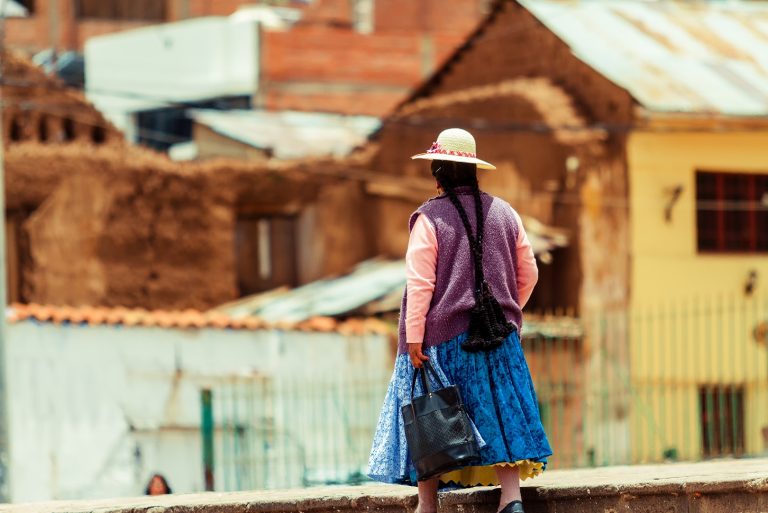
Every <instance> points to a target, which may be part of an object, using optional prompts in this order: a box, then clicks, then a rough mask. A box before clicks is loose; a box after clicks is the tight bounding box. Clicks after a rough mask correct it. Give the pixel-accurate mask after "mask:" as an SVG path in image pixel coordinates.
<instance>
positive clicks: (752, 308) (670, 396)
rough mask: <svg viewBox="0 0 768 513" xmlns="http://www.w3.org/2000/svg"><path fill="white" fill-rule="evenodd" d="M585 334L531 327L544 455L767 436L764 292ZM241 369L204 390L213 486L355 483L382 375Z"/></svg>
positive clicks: (585, 455)
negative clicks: (288, 374) (535, 331)
mask: <svg viewBox="0 0 768 513" xmlns="http://www.w3.org/2000/svg"><path fill="white" fill-rule="evenodd" d="M581 325H582V328H583V329H582V332H583V336H573V335H571V336H543V335H537V336H527V337H525V338H524V339H523V346H524V349H525V352H526V358H527V360H528V365H529V367H530V370H531V374H532V376H533V378H534V382H535V385H536V392H537V395H538V401H539V407H540V411H541V416H542V421H543V423H544V426H545V429H546V431H547V434H548V436H549V438H550V442H551V444H552V446H553V449H554V452H555V454H554V455H553V457H552V458H551V460H550V462H549V466H548V468H573V467H585V466H601V465H615V464H639V463H656V462H664V461H675V460H685V461H695V460H701V459H706V458H712V457H723V456H732V457H746V456H756V455H761V454H766V451H767V450H768V349H767V346H768V298H755V297H752V298H730V299H726V298H715V299H708V300H696V299H694V300H690V301H686V302H678V303H672V302H670V303H668V304H662V305H654V306H653V307H650V308H635V309H632V310H631V311H629V310H620V311H615V312H606V313H603V314H600V315H597V316H594V317H593V318H589V319H582V320H581ZM372 369H377V370H372V371H370V372H369V373H368V374H361V375H360V376H358V377H356V378H355V379H352V380H347V381H344V382H342V381H339V380H334V379H332V378H323V379H314V380H306V381H296V380H294V381H287V380H280V379H277V378H268V377H264V376H260V377H254V378H247V379H246V378H242V379H239V380H236V381H233V382H231V383H227V384H224V385H222V386H221V387H219V388H218V389H216V390H215V391H214V392H213V397H214V413H215V419H216V426H217V433H218V434H217V446H216V451H217V460H216V464H217V466H218V468H217V476H220V479H221V480H222V482H220V483H219V482H217V486H216V488H217V489H227V490H235V489H258V488H283V487H288V486H311V485H315V484H331V483H358V482H361V481H363V480H365V476H364V474H365V467H366V463H367V459H368V454H369V451H370V443H371V439H372V436H373V431H374V429H375V424H376V421H377V419H378V414H379V408H380V406H381V404H382V400H383V397H384V393H385V391H386V387H387V384H388V381H389V378H390V375H391V374H390V372H383V371H382V370H381V369H382V365H380V364H379V365H376V366H375V367H374V366H372Z"/></svg>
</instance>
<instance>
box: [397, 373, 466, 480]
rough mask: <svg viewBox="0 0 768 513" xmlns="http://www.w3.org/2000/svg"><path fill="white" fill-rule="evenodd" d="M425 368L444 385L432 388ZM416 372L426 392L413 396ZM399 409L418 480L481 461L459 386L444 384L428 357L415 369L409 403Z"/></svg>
mask: <svg viewBox="0 0 768 513" xmlns="http://www.w3.org/2000/svg"><path fill="white" fill-rule="evenodd" d="M427 372H430V373H431V374H432V376H434V377H435V380H436V381H437V382H438V383H440V385H441V386H443V387H444V388H441V389H439V390H432V387H431V386H430V384H429V380H428V379H427ZM419 376H420V377H421V383H422V385H423V387H424V391H425V395H422V396H419V397H413V392H414V389H415V388H416V379H417V377H419ZM400 411H401V413H402V415H403V423H404V424H405V438H406V440H407V441H408V450H409V451H410V453H411V460H413V465H414V467H416V476H417V479H418V480H419V481H424V480H426V479H429V478H431V477H435V476H438V475H440V474H444V473H446V472H450V471H451V470H456V469H459V468H462V467H466V466H470V465H474V464H477V463H479V462H480V448H479V444H478V443H477V439H476V438H475V433H474V431H473V430H472V424H471V421H470V420H469V416H468V415H467V412H466V411H465V410H464V404H463V403H462V401H461V394H459V389H458V387H456V386H455V385H451V386H444V385H443V383H442V382H441V380H440V377H439V376H438V375H437V373H436V372H435V370H434V369H433V368H432V366H431V365H430V364H429V362H428V361H425V362H424V365H423V367H422V368H421V369H414V373H413V383H412V384H411V404H408V405H405V406H403V407H402V408H401V410H400Z"/></svg>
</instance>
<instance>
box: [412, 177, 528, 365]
mask: <svg viewBox="0 0 768 513" xmlns="http://www.w3.org/2000/svg"><path fill="white" fill-rule="evenodd" d="M456 194H457V196H458V198H459V201H461V204H462V205H463V206H464V209H465V210H466V211H467V216H468V217H469V220H470V223H471V225H472V234H473V235H474V234H475V233H476V232H475V230H476V229H477V226H476V219H475V199H474V196H473V195H472V190H471V189H470V188H469V187H459V188H457V189H456ZM481 198H482V202H483V219H485V238H484V240H483V250H484V256H483V270H484V271H485V278H486V281H487V282H488V283H489V284H490V286H491V290H492V291H493V294H494V296H495V297H496V299H497V300H498V301H499V303H500V304H501V306H502V308H503V309H504V313H505V314H506V317H507V320H508V321H510V322H511V323H513V324H514V325H515V327H516V328H517V329H518V330H519V328H520V326H522V317H523V314H522V311H521V309H520V306H519V305H518V291H517V276H516V269H517V234H518V231H519V227H518V226H517V221H516V219H515V216H514V214H513V210H512V207H511V206H510V205H509V203H507V202H505V201H504V200H502V199H499V198H496V197H494V196H491V195H489V194H486V193H484V192H483V193H481ZM419 214H424V215H426V216H427V218H428V219H429V220H430V221H431V222H432V224H433V225H434V227H435V232H436V234H437V280H436V283H435V291H434V293H433V295H432V303H431V304H430V307H429V313H427V322H426V329H425V331H424V347H425V348H427V347H431V346H436V345H438V344H440V343H442V342H447V341H449V340H451V339H452V338H454V337H456V336H457V335H460V334H462V333H464V332H466V331H467V330H468V329H469V318H470V311H471V310H472V307H474V306H475V296H474V287H475V271H474V267H473V264H472V254H471V251H470V249H469V241H468V240H467V233H466V230H465V229H464V225H463V224H462V222H461V217H459V213H458V212H457V211H456V207H454V206H453V204H452V203H451V201H450V199H448V197H447V196H445V195H441V196H437V197H436V198H432V199H430V200H428V201H427V202H426V203H424V204H423V205H422V206H420V207H419V208H418V209H417V210H416V212H414V213H413V214H412V215H411V219H410V229H413V225H414V223H415V222H416V219H417V218H418V216H419ZM406 299H407V293H406V294H404V295H403V303H402V307H401V309H400V337H399V343H398V352H399V353H401V354H402V353H407V352H408V348H407V341H406V339H405V338H406V337H405V318H406V312H407V311H408V310H407V308H408V305H407V300H406Z"/></svg>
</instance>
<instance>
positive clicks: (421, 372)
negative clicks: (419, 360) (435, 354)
mask: <svg viewBox="0 0 768 513" xmlns="http://www.w3.org/2000/svg"><path fill="white" fill-rule="evenodd" d="M427 372H430V373H432V376H433V377H434V378H435V381H437V382H438V383H439V384H440V386H442V387H444V386H445V385H444V384H443V380H442V379H440V376H439V375H438V374H437V372H435V369H434V368H432V365H431V364H430V363H429V360H427V361H425V362H424V363H423V364H422V366H421V369H413V381H412V382H411V402H413V393H414V391H415V390H416V379H417V378H418V377H419V376H420V377H421V386H422V387H424V390H425V391H426V392H427V394H432V386H431V385H430V384H429V380H428V379H427Z"/></svg>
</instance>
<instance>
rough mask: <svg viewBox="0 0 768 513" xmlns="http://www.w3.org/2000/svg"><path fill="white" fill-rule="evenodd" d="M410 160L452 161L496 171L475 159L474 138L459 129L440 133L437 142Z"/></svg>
mask: <svg viewBox="0 0 768 513" xmlns="http://www.w3.org/2000/svg"><path fill="white" fill-rule="evenodd" d="M411 158H412V159H425V160H452V161H454V162H467V163H468V164H477V167H479V168H480V169H496V166H494V165H493V164H490V163H488V162H486V161H484V160H480V159H479V158H477V154H476V153H475V138H474V137H472V134H470V133H469V132H467V131H466V130H462V129H461V128H449V129H447V130H443V131H442V132H440V135H438V136H437V141H435V142H433V143H432V147H431V148H430V149H428V150H427V151H426V153H419V154H418V155H414V156H413V157H411Z"/></svg>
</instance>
